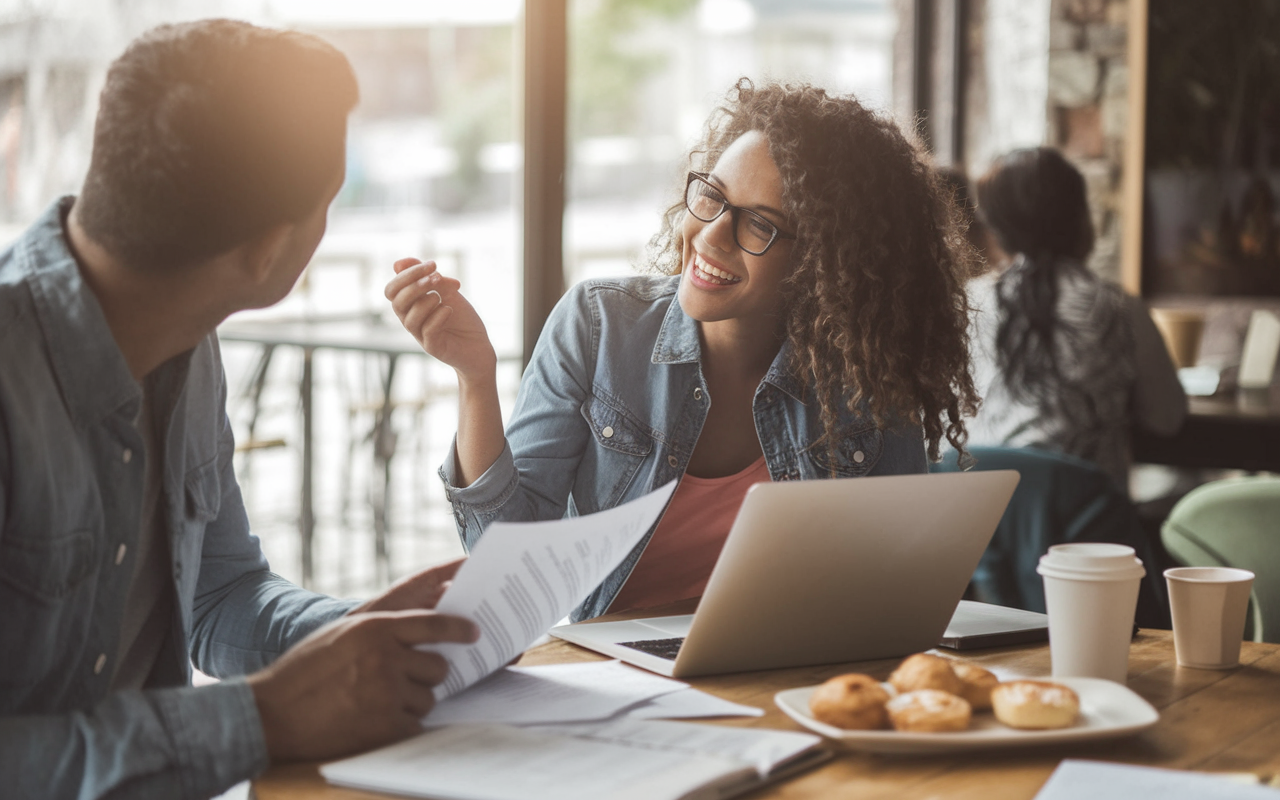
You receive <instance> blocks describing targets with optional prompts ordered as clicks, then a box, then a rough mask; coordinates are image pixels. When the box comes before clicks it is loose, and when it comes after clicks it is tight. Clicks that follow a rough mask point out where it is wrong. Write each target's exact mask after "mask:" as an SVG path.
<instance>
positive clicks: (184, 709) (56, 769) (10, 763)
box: [0, 681, 267, 800]
mask: <svg viewBox="0 0 1280 800" xmlns="http://www.w3.org/2000/svg"><path fill="white" fill-rule="evenodd" d="M266 753H267V750H266V745H265V743H264V741H263V734H262V722H261V720H260V719H259V717H258V711H257V707H256V706H255V704H254V700H253V693H252V691H251V690H250V688H249V686H248V685H247V684H246V683H244V682H243V681H227V682H224V683H220V684H215V685H212V686H201V687H180V688H175V689H154V690H146V691H127V692H116V693H114V694H112V695H110V696H109V697H107V698H106V699H105V700H103V701H102V702H101V703H99V704H98V705H97V706H96V707H95V708H93V709H92V710H90V711H85V712H73V713H67V714H57V715H53V714H50V715H38V716H37V715H32V716H21V715H19V716H10V717H4V718H0V781H3V785H4V790H3V791H2V792H0V794H3V795H4V796H5V797H40V798H46V799H47V800H60V799H61V798H78V799H80V800H87V798H97V797H129V798H138V799H140V800H150V799H151V798H154V799H155V800H185V799H186V798H192V800H195V799H196V798H208V797H211V796H213V795H216V794H219V793H221V792H223V791H226V790H227V789H228V788H230V787H232V786H234V785H235V784H237V783H239V782H240V781H243V780H246V779H248V778H251V777H253V776H255V775H257V774H258V773H260V772H262V771H263V770H264V769H266V767H267V755H266Z"/></svg>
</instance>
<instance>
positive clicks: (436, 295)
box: [386, 258, 498, 379]
mask: <svg viewBox="0 0 1280 800" xmlns="http://www.w3.org/2000/svg"><path fill="white" fill-rule="evenodd" d="M395 270H396V276H395V277H394V278H392V279H391V281H390V282H389V283H387V289H386V296H387V299H388V300H390V301H391V307H392V308H393V309H395V312H396V316H397V317H399V318H400V323H401V324H402V325H404V327H405V330H407V331H409V333H412V334H413V336H414V338H415V339H417V340H418V344H420V345H422V349H423V350H426V351H427V353H428V354H429V355H431V356H433V357H434V358H436V359H438V360H439V361H442V362H443V363H445V364H448V365H449V366H451V367H453V368H454V369H455V370H457V371H458V374H459V377H460V378H463V379H466V378H483V377H490V378H491V376H492V375H493V373H494V370H495V369H496V368H497V363H498V359H497V354H496V353H495V352H494V349H493V344H492V343H491V342H490V341H489V334H488V332H487V331H485V327H484V323H483V322H481V321H480V316H479V315H478V314H476V310H475V309H474V308H472V306H471V303H469V302H467V299H466V298H465V297H463V296H462V295H461V294H460V293H459V292H458V289H459V287H461V285H462V284H460V283H459V282H458V280H457V279H455V278H449V277H446V276H444V275H442V274H440V273H439V272H437V271H436V264H435V262H434V261H426V262H423V261H419V260H418V259H416V258H402V259H400V260H399V261H397V262H396V263H395Z"/></svg>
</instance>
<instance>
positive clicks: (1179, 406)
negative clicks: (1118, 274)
mask: <svg viewBox="0 0 1280 800" xmlns="http://www.w3.org/2000/svg"><path fill="white" fill-rule="evenodd" d="M977 194H978V214H979V216H980V218H981V219H982V221H984V222H985V223H986V225H987V227H988V229H989V230H990V232H991V235H992V236H993V238H994V239H995V241H996V243H997V244H998V246H999V249H1000V250H1001V251H1003V253H1007V254H1008V256H1007V257H1006V260H1005V261H1004V263H1000V264H997V265H996V269H994V270H993V271H992V272H989V273H987V274H985V275H982V276H980V277H978V278H975V279H974V280H972V281H971V282H970V283H969V286H968V291H969V302H970V305H971V306H972V309H973V322H972V326H971V341H972V349H973V362H974V373H973V375H974V383H975V385H976V386H977V388H978V391H979V392H980V393H981V395H982V408H981V409H980V411H979V412H978V415H977V417H976V418H974V419H973V420H972V421H971V422H970V424H969V435H970V438H969V443H970V444H971V445H974V446H989V447H999V446H1008V447H1024V446H1030V447H1040V448H1045V449H1048V450H1053V451H1057V452H1061V453H1066V454H1068V455H1072V456H1076V457H1079V458H1083V459H1087V460H1089V461H1092V462H1094V463H1095V464H1097V465H1098V466H1099V467H1101V468H1102V469H1103V470H1104V471H1105V472H1106V473H1107V474H1108V475H1110V476H1111V477H1112V478H1113V479H1114V480H1115V482H1116V484H1117V485H1118V486H1119V487H1120V488H1121V489H1122V491H1125V492H1128V485H1129V484H1128V480H1129V478H1128V476H1129V466H1130V453H1129V432H1130V429H1131V428H1132V426H1135V425H1137V426H1140V427H1142V428H1144V429H1146V430H1149V431H1151V432H1152V433H1156V434H1161V435H1170V434H1173V433H1175V432H1177V430H1178V428H1179V427H1180V426H1181V425H1182V421H1183V418H1184V417H1185V416H1186V411H1187V399H1186V395H1185V394H1184V392H1183V389H1182V385H1181V384H1180V383H1179V382H1178V375H1177V372H1176V370H1175V369H1174V366H1173V362H1172V361H1171V360H1170V357H1169V353H1168V350H1167V349H1166V347H1165V344H1164V341H1163V340H1162V339H1161V337H1160V333H1159V331H1158V330H1157V329H1156V326H1155V323H1154V322H1152V320H1151V316H1150V314H1149V313H1148V311H1147V308H1146V306H1145V305H1144V304H1143V302H1142V301H1141V300H1140V299H1138V298H1136V297H1132V296H1130V295H1128V294H1126V293H1125V292H1124V290H1123V289H1121V288H1120V287H1119V286H1117V285H1116V284H1114V283H1111V282H1110V281H1106V280H1103V279H1102V278H1100V277H1099V276H1098V275H1096V274H1095V273H1094V272H1092V271H1091V270H1090V269H1089V268H1088V267H1087V266H1085V259H1086V257H1087V256H1088V255H1089V253H1090V251H1092V250H1093V224H1092V222H1091V220H1090V218H1089V206H1088V201H1087V199H1086V194H1085V182H1084V177H1083V176H1082V175H1081V174H1080V172H1079V171H1078V170H1077V169H1076V168H1075V167H1073V166H1072V165H1071V164H1070V163H1069V162H1068V161H1067V160H1066V159H1065V158H1063V156H1062V155H1061V154H1060V153H1058V152H1057V151H1056V150H1053V149H1050V148H1044V147H1040V148H1031V149H1025V150H1016V151H1014V152H1012V153H1009V154H1007V155H1005V156H1002V157H1001V158H998V159H997V160H996V161H995V163H993V164H992V166H991V168H990V169H989V170H988V171H987V172H986V174H984V175H983V176H982V178H981V179H980V180H979V181H978V192H977Z"/></svg>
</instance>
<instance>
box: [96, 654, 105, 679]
mask: <svg viewBox="0 0 1280 800" xmlns="http://www.w3.org/2000/svg"><path fill="white" fill-rule="evenodd" d="M106 665H107V654H106V653H102V654H100V655H99V656H98V660H97V661H95V662H93V674H94V675H100V674H102V668H103V667H105V666H106Z"/></svg>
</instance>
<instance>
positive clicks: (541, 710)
mask: <svg viewBox="0 0 1280 800" xmlns="http://www.w3.org/2000/svg"><path fill="white" fill-rule="evenodd" d="M763 714H764V712H763V711H762V710H760V709H758V708H756V707H754V706H744V705H740V704H738V703H732V702H730V701H728V700H722V699H721V698H719V697H716V696H715V695H710V694H707V693H706V692H700V691H698V690H697V689H694V688H692V687H690V686H689V684H687V683H684V682H682V681H677V680H672V679H671V678H664V677H662V676H661V675H655V674H653V673H652V672H646V671H643V670H639V669H635V668H634V667H629V666H627V665H625V664H623V663H622V662H621V661H590V662H584V663H580V664H546V665H543V666H538V667H507V668H506V669H501V670H498V671H497V672H495V673H493V674H492V675H490V676H489V677H487V678H485V679H484V680H482V681H480V682H479V683H477V684H475V685H474V686H472V687H471V688H470V689H467V690H466V691H465V692H462V693H461V694H455V695H454V696H453V697H450V698H449V699H447V700H442V701H440V702H439V703H438V704H437V705H436V707H435V708H434V709H432V711H431V713H430V714H429V715H428V716H426V717H424V718H423V720H422V724H423V726H424V727H428V728H437V727H440V726H442V725H457V724H460V723H480V722H500V723H503V724H506V725H539V724H553V723H561V722H590V721H593V720H604V719H609V718H611V717H615V716H619V715H623V716H627V717H630V718H632V719H697V718H703V717H758V716H761V715H763Z"/></svg>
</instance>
